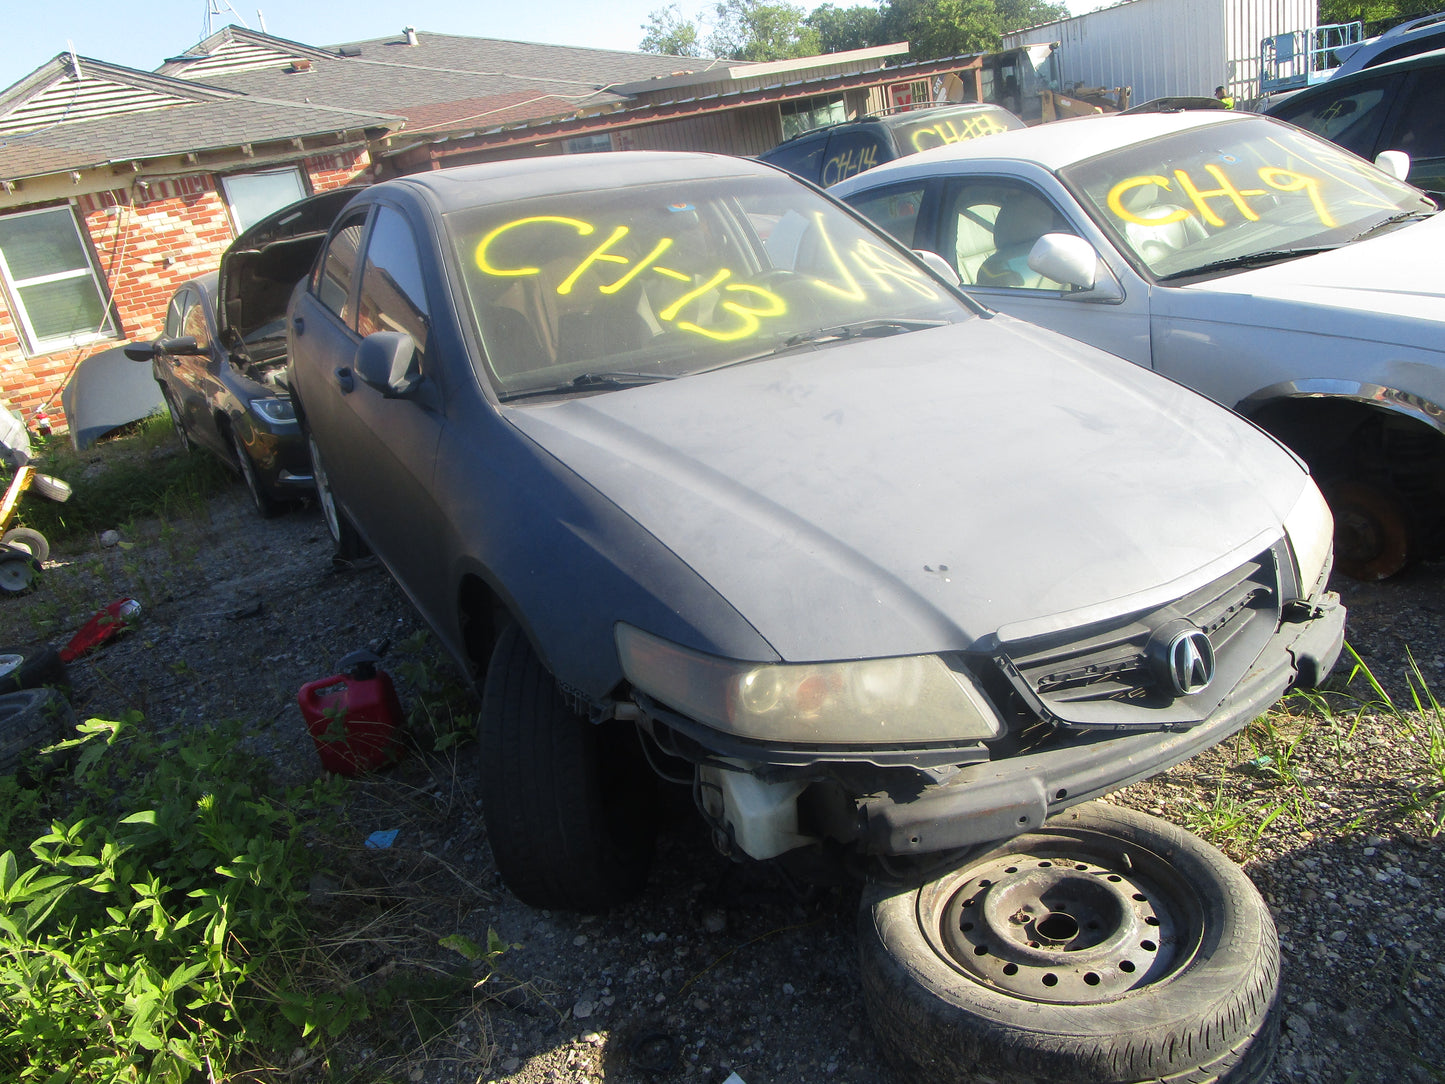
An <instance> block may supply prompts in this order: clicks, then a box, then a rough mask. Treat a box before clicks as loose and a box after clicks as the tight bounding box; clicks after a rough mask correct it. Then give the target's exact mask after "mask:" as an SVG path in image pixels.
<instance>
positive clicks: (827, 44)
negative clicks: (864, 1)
mask: <svg viewBox="0 0 1445 1084" xmlns="http://www.w3.org/2000/svg"><path fill="white" fill-rule="evenodd" d="M804 21H805V22H806V23H807V24H808V25H809V26H810V27H812V28H813V29H814V30H816V31H817V32H818V40H819V45H820V47H821V49H822V51H823V52H825V53H842V52H846V51H847V50H849V49H867V48H868V47H869V46H872V45H883V44H885V43H886V42H887V41H888V38H887V36H886V35H885V33H884V28H883V7H882V6H881V5H880V6H874V7H869V6H867V5H861V4H860V5H857V6H854V7H850V8H840V7H836V6H835V5H833V4H819V5H818V6H817V7H815V8H814V9H813V13H812V14H811V15H809V16H808V17H807V19H806V20H804Z"/></svg>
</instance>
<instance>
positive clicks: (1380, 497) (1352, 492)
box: [1323, 478, 1412, 581]
mask: <svg viewBox="0 0 1445 1084" xmlns="http://www.w3.org/2000/svg"><path fill="white" fill-rule="evenodd" d="M1323 488H1324V495H1325V500H1326V501H1327V502H1328V503H1329V506H1330V512H1331V513H1333V515H1334V517H1335V567H1336V568H1337V569H1339V570H1340V571H1341V572H1343V573H1344V574H1345V575H1347V576H1351V577H1353V578H1354V579H1357V580H1367V581H1375V580H1384V579H1388V578H1389V577H1391V576H1393V575H1394V574H1395V573H1397V572H1399V571H1400V570H1401V569H1403V568H1404V567H1405V566H1406V565H1407V564H1409V563H1410V559H1411V557H1412V553H1411V548H1412V547H1411V530H1410V517H1409V513H1408V512H1407V511H1406V508H1405V504H1404V502H1403V501H1402V500H1401V499H1400V497H1399V495H1398V494H1397V493H1395V492H1394V491H1393V490H1392V489H1391V488H1390V487H1389V486H1387V485H1384V484H1380V485H1372V484H1371V483H1369V482H1367V481H1363V480H1361V479H1357V478H1344V479H1340V480H1337V481H1333V482H1329V483H1327V484H1326V485H1325V486H1324V487H1323Z"/></svg>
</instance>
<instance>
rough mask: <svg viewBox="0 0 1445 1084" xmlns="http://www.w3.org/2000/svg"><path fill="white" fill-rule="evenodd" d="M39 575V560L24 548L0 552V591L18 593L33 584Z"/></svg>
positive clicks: (26, 589)
mask: <svg viewBox="0 0 1445 1084" xmlns="http://www.w3.org/2000/svg"><path fill="white" fill-rule="evenodd" d="M39 575H40V562H39V561H37V560H36V559H35V558H34V557H32V556H31V555H30V554H29V553H27V552H26V551H25V550H22V549H19V548H16V549H11V550H7V551H6V552H4V553H0V591H4V592H6V593H7V594H11V595H19V594H22V593H23V592H25V591H28V590H30V588H31V587H32V586H33V585H34V584H35V581H36V579H37V578H38V577H39Z"/></svg>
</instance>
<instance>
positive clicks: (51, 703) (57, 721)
mask: <svg viewBox="0 0 1445 1084" xmlns="http://www.w3.org/2000/svg"><path fill="white" fill-rule="evenodd" d="M75 726H76V720H75V712H74V711H72V710H71V707H70V702H69V701H67V700H66V699H65V697H63V696H61V695H60V693H58V692H56V691H55V690H54V689H21V690H20V691H19V692H13V693H5V694H4V695H3V696H0V775H9V774H11V773H12V772H15V771H16V770H17V769H19V768H20V767H21V764H22V761H23V759H24V757H25V754H26V753H28V752H29V751H30V750H32V749H39V748H42V747H44V746H47V745H54V744H55V743H56V742H58V741H60V740H62V739H63V738H66V737H73V736H74V734H75Z"/></svg>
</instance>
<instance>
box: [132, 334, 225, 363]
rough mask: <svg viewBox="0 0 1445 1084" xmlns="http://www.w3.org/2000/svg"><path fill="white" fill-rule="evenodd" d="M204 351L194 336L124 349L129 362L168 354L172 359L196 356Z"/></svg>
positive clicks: (148, 359)
mask: <svg viewBox="0 0 1445 1084" xmlns="http://www.w3.org/2000/svg"><path fill="white" fill-rule="evenodd" d="M205 352H206V351H205V349H204V348H203V347H202V346H201V345H200V344H199V343H197V342H196V337H195V336H194V335H178V336H175V337H174V338H170V339H165V338H161V339H153V340H152V341H151V342H148V343H132V344H130V345H128V346H127V347H126V348H125V356H126V357H128V358H130V360H131V361H150V360H151V359H152V358H154V357H155V356H156V355H157V354H170V355H171V356H172V357H181V356H196V355H200V354H204V353H205Z"/></svg>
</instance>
